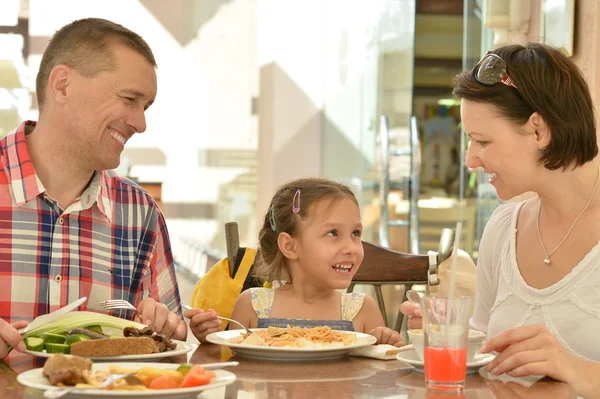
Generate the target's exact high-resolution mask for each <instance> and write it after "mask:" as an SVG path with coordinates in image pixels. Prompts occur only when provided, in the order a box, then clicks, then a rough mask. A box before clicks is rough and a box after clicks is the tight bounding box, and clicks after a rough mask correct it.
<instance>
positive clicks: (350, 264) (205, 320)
mask: <svg viewBox="0 0 600 399" xmlns="http://www.w3.org/2000/svg"><path fill="white" fill-rule="evenodd" d="M361 234H362V224H361V221H360V210H359V207H358V202H357V200H356V198H355V197H354V194H353V193H352V191H350V189H349V188H348V187H346V186H344V185H342V184H339V183H336V182H334V181H331V180H326V179H321V178H310V179H299V180H294V181H291V182H289V183H287V184H285V185H283V186H282V187H280V188H279V189H278V191H277V193H276V194H275V196H274V197H273V199H272V200H271V204H270V206H269V210H268V212H267V214H266V215H265V219H264V223H263V226H262V229H261V231H260V233H259V246H260V251H259V255H258V257H257V262H256V264H255V266H254V268H255V271H254V272H255V274H256V275H257V276H258V277H260V278H262V279H263V280H265V281H269V282H275V284H274V287H276V288H251V289H249V290H246V291H244V292H242V294H241V295H240V296H239V298H238V300H237V302H236V304H235V307H234V310H233V314H232V318H233V319H235V320H238V321H239V322H241V323H242V324H244V325H245V326H246V327H249V328H254V327H259V328H263V327H268V326H276V327H286V326H287V325H288V324H289V325H293V326H298V327H314V326H324V325H326V326H329V327H331V328H332V329H335V330H346V331H356V332H364V333H369V334H371V335H374V336H375V337H376V338H377V343H381V344H391V345H395V346H402V345H404V342H403V341H402V339H401V337H400V334H398V333H397V332H396V331H394V330H392V329H390V328H387V327H383V325H384V321H383V317H382V315H381V313H380V311H379V308H378V306H377V303H376V302H375V300H374V299H373V298H371V297H370V296H368V295H365V294H361V293H344V294H341V293H340V292H338V291H337V290H345V289H347V288H348V286H349V285H350V283H351V281H352V277H353V276H354V275H355V274H356V272H357V270H358V268H359V267H360V264H361V262H362V260H363V257H364V251H363V246H362V241H361ZM210 315H212V317H214V316H216V315H215V314H214V312H212V313H211V312H203V313H199V314H197V315H195V316H193V317H192V318H191V320H190V327H191V329H192V332H193V333H194V335H195V336H196V337H197V338H198V339H199V340H200V342H204V338H205V337H206V335H207V333H208V332H209V331H210V332H212V331H215V330H218V329H219V326H220V321H219V320H214V321H211V320H210V319H211V318H212V317H211V316H210ZM186 316H187V315H186ZM190 316H191V314H190ZM188 317H189V316H188ZM195 318H197V320H195ZM212 324H214V326H213V325H212Z"/></svg>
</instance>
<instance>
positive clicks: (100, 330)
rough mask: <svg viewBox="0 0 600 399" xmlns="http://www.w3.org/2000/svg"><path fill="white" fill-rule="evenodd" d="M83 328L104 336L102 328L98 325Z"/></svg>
mask: <svg viewBox="0 0 600 399" xmlns="http://www.w3.org/2000/svg"><path fill="white" fill-rule="evenodd" d="M84 328H87V329H88V330H92V331H96V332H97V333H100V334H104V333H103V332H102V326H100V325H98V324H94V325H93V326H87V327H84Z"/></svg>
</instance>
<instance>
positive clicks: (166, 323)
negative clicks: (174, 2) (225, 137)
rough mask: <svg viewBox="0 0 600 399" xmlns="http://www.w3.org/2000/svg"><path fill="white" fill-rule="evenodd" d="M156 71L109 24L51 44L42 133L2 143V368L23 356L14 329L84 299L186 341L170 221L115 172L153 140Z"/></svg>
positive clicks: (91, 21) (146, 55)
mask: <svg viewBox="0 0 600 399" xmlns="http://www.w3.org/2000/svg"><path fill="white" fill-rule="evenodd" d="M155 68H156V61H155V59H154V55H153V54H152V50H151V49H150V47H149V46H148V44H147V43H146V42H145V41H144V40H143V39H142V38H141V37H140V36H139V35H137V34H136V33H134V32H132V31H130V30H128V29H127V28H124V27H123V26H121V25H117V24H115V23H113V22H110V21H107V20H103V19H96V18H88V19H82V20H78V21H75V22H73V23H71V24H69V25H67V26H65V27H63V28H61V29H60V30H59V31H58V32H56V34H55V35H54V37H53V38H52V40H51V41H50V43H49V44H48V47H47V49H46V51H45V52H44V55H43V58H42V62H41V65H40V71H39V74H38V76H37V81H36V86H37V87H36V88H37V97H38V103H39V108H40V117H39V121H38V122H37V123H36V122H33V121H26V122H24V123H23V124H22V125H21V126H19V127H18V128H17V129H16V130H15V131H13V132H11V133H10V134H8V135H7V136H6V137H5V138H3V139H2V140H0V168H1V171H0V237H1V238H0V287H2V290H0V359H1V358H3V357H5V356H6V354H7V348H6V346H7V344H10V345H11V346H13V347H15V348H16V349H17V350H18V351H22V350H23V349H24V345H23V342H22V341H21V338H20V335H19V334H18V333H17V331H16V329H17V328H20V327H23V326H25V325H26V324H27V322H28V321H31V320H33V319H34V318H35V317H37V316H40V315H42V314H45V313H48V312H51V311H54V310H56V309H58V308H60V307H62V306H65V305H66V304H68V303H69V302H71V301H74V300H75V299H77V298H80V297H83V296H86V297H88V301H87V303H86V304H84V305H83V306H82V309H87V310H94V311H103V310H102V307H101V306H100V302H101V301H104V300H107V299H126V300H128V301H129V302H131V303H134V304H135V305H136V306H137V308H138V312H137V315H138V317H139V318H140V319H141V321H142V322H144V323H147V324H150V323H152V324H154V325H155V326H156V328H157V330H158V331H161V330H162V332H163V333H165V334H167V335H169V336H171V337H174V338H178V339H185V337H186V334H187V327H186V324H185V322H184V321H183V319H182V315H181V304H180V299H179V291H178V289H177V281H176V277H175V271H174V267H173V257H172V253H171V247H170V242H169V238H168V234H167V228H166V225H165V221H164V217H163V215H162V213H161V212H160V210H159V208H158V207H157V205H156V202H155V201H154V200H153V199H152V197H151V196H150V195H149V194H148V193H147V192H145V191H144V190H143V189H142V188H141V187H139V186H138V185H137V184H135V183H134V182H132V181H130V180H128V179H125V178H123V177H119V176H117V175H116V174H115V173H113V172H111V171H109V170H110V169H114V168H116V167H117V166H118V165H119V162H120V156H121V152H122V151H123V149H124V148H125V145H126V143H127V141H128V140H129V139H130V138H131V137H132V136H133V135H134V134H136V133H143V132H144V131H145V130H146V117H145V112H146V110H147V109H148V107H150V105H151V104H152V102H153V101H154V98H155V96H156V91H157V83H156V72H155ZM118 312H119V311H117V313H116V315H119V316H128V317H132V316H133V315H132V314H128V315H126V314H125V313H124V312H122V313H121V314H120V313H118ZM12 357H13V356H12V355H11V358H12ZM11 363H12V362H11Z"/></svg>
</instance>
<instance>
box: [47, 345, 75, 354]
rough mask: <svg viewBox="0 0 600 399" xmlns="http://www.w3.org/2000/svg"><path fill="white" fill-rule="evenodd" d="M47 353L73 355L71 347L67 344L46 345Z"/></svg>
mask: <svg viewBox="0 0 600 399" xmlns="http://www.w3.org/2000/svg"><path fill="white" fill-rule="evenodd" d="M45 346H46V353H64V354H65V355H68V354H69V353H71V347H70V346H69V345H65V344H46V345H45Z"/></svg>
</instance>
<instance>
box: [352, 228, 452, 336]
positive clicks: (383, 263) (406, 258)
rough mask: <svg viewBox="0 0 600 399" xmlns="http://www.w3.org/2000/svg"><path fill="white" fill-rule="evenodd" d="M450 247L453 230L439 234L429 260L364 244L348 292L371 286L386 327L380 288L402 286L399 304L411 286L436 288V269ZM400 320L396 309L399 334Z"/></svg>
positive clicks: (404, 298) (424, 257)
mask: <svg viewBox="0 0 600 399" xmlns="http://www.w3.org/2000/svg"><path fill="white" fill-rule="evenodd" d="M453 247H454V230H451V229H444V230H443V231H442V233H441V237H440V241H439V247H438V252H432V253H431V257H430V256H429V255H414V254H407V253H403V252H398V251H394V250H392V249H388V248H384V247H380V246H379V245H375V244H371V243H368V242H365V241H363V248H364V251H365V256H364V259H363V262H362V264H361V266H360V269H358V272H357V273H356V274H355V275H354V278H353V279H352V284H350V286H349V287H348V290H347V291H348V292H352V291H353V290H354V287H355V285H357V284H367V285H372V286H373V287H374V289H375V296H376V298H377V304H378V305H379V310H380V311H381V314H382V315H383V317H384V320H385V321H386V327H387V324H388V323H387V318H386V315H387V313H386V309H385V303H384V300H383V293H382V291H381V286H382V285H386V284H390V285H400V286H402V290H403V293H402V298H403V299H402V302H404V301H405V300H406V292H407V291H408V290H410V289H411V288H412V286H413V285H414V284H427V286H430V285H438V284H439V279H438V275H437V268H438V266H439V264H440V263H442V262H443V261H444V260H446V259H448V258H449V257H450V254H451V253H452V249H453ZM403 320H404V315H403V314H402V313H401V312H400V310H398V317H397V318H396V323H395V326H394V329H395V330H396V331H398V332H400V330H401V328H402V322H403Z"/></svg>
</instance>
